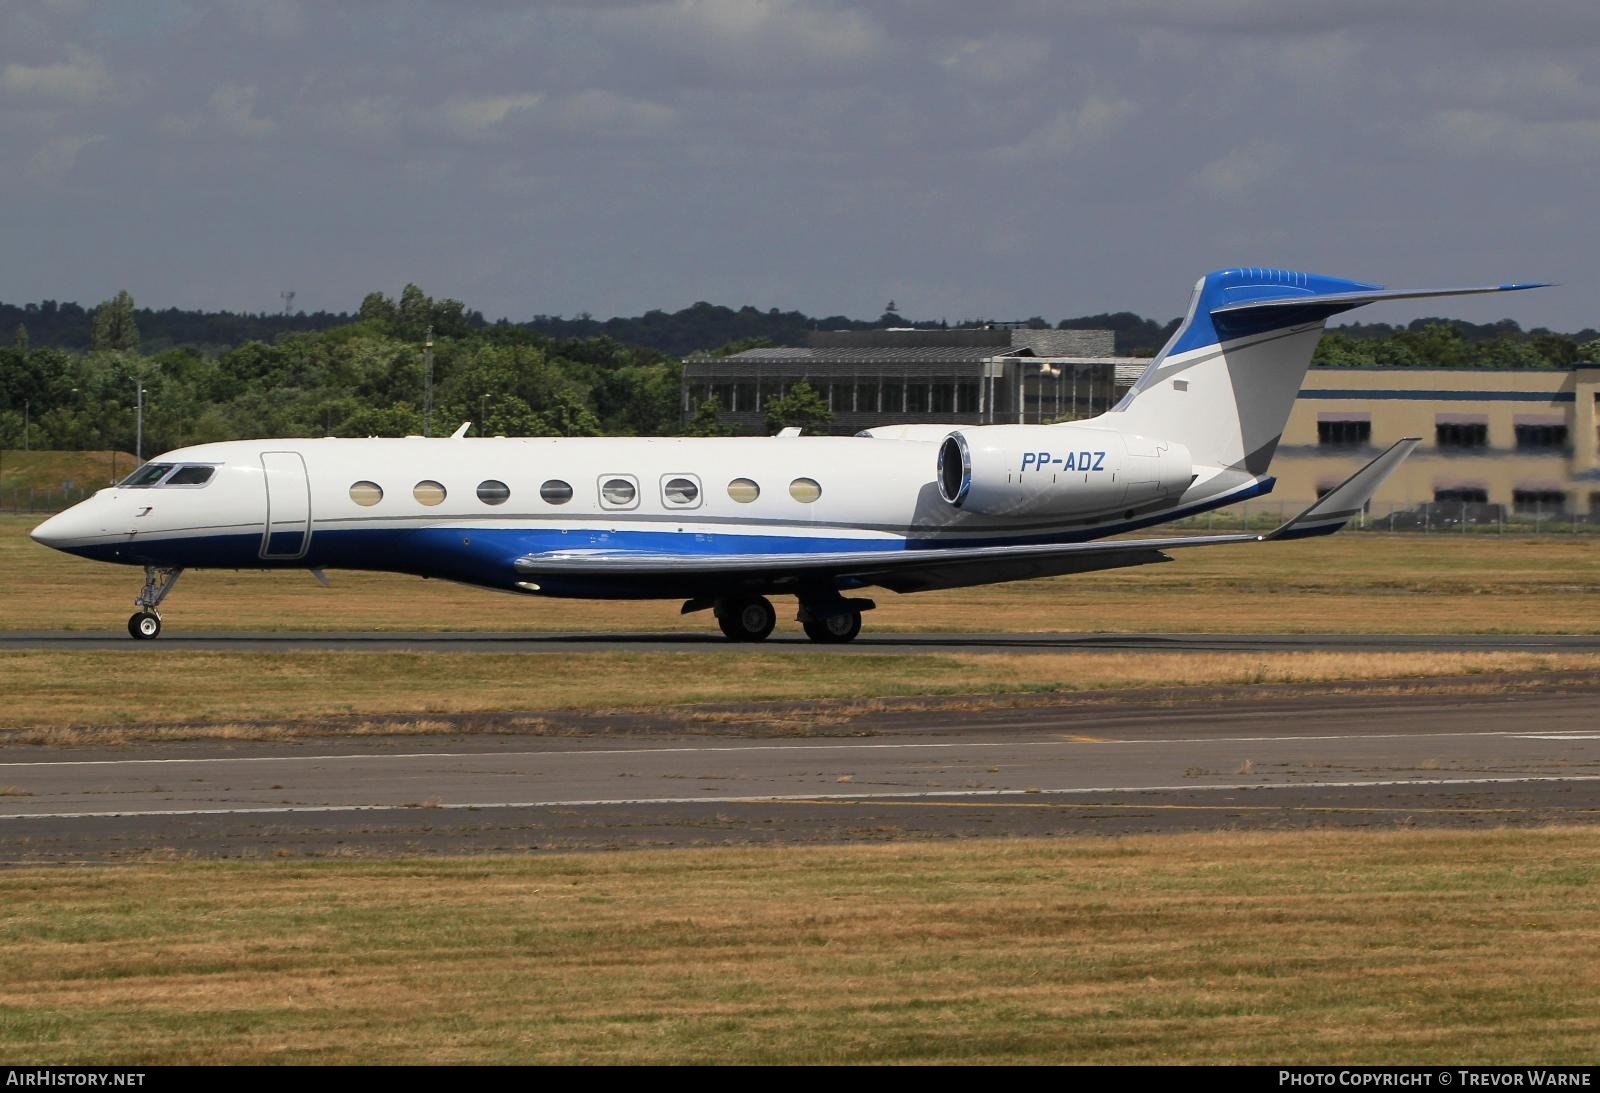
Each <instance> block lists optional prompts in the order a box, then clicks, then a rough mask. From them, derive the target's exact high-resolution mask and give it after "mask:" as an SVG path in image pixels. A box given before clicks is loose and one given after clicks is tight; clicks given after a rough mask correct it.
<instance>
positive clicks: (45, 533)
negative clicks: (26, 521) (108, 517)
mask: <svg viewBox="0 0 1600 1093" xmlns="http://www.w3.org/2000/svg"><path fill="white" fill-rule="evenodd" d="M99 525H100V521H97V520H96V519H95V518H94V517H93V516H92V515H91V514H90V513H88V512H85V511H84V504H77V505H74V506H73V507H72V508H70V509H68V510H67V511H65V512H58V513H56V514H55V515H54V516H52V517H50V519H48V520H46V521H45V522H44V523H42V524H40V525H39V526H38V527H36V528H34V529H33V530H32V531H30V532H28V538H30V539H32V540H33V541H34V542H36V543H38V544H39V545H40V546H47V547H54V548H55V549H56V550H70V549H72V547H74V546H76V545H78V544H79V543H81V542H82V541H83V540H84V539H85V538H86V537H88V536H91V535H93V534H95V532H97V531H98V530H99Z"/></svg>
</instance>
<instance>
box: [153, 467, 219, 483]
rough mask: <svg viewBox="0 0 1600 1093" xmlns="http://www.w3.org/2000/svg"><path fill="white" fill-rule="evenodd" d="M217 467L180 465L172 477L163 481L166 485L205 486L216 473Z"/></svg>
mask: <svg viewBox="0 0 1600 1093" xmlns="http://www.w3.org/2000/svg"><path fill="white" fill-rule="evenodd" d="M216 471H217V468H215V467H198V466H196V467H179V468H178V469H177V470H176V471H174V472H173V473H172V477H171V478H169V479H167V480H166V482H164V483H162V484H163V485H166V486H203V485H205V484H206V483H207V482H209V481H211V476H212V475H213V474H215V473H216Z"/></svg>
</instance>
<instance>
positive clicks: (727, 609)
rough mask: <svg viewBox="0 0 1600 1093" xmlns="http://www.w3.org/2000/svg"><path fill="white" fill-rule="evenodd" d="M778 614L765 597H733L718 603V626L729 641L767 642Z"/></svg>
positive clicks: (776, 621)
mask: <svg viewBox="0 0 1600 1093" xmlns="http://www.w3.org/2000/svg"><path fill="white" fill-rule="evenodd" d="M777 624H778V613H777V612H776V611H774V610H773V609H772V602H771V601H770V600H768V599H767V598H766V597H765V596H733V597H730V598H728V599H725V600H718V601H717V625H718V626H720V627H721V628H722V633H723V634H724V635H725V636H726V637H727V639H728V640H729V641H766V640H767V635H768V634H770V633H772V628H773V627H774V626H776V625H777Z"/></svg>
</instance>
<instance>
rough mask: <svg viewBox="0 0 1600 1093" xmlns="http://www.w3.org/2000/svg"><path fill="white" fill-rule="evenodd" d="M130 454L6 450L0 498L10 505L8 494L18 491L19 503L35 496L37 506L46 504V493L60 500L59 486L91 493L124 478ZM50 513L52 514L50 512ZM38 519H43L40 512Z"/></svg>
mask: <svg viewBox="0 0 1600 1093" xmlns="http://www.w3.org/2000/svg"><path fill="white" fill-rule="evenodd" d="M134 463H135V460H134V458H133V453H132V452H113V451H110V450H107V451H103V452H77V451H73V452H56V451H22V450H20V449H17V448H7V449H6V450H5V451H3V452H0V495H4V500H5V502H6V503H7V504H10V503H12V501H13V497H12V491H13V490H21V491H22V497H21V502H22V504H23V505H26V504H27V502H28V497H27V493H28V491H29V490H30V489H31V490H35V491H37V493H38V498H37V500H38V503H39V504H40V505H41V506H43V505H44V504H45V502H46V496H45V495H46V491H50V492H51V493H52V494H53V496H54V497H56V498H58V499H59V497H60V496H61V489H62V484H63V483H65V482H71V483H73V490H74V493H76V492H77V491H84V492H86V493H92V492H94V491H95V490H97V489H100V488H101V487H103V486H109V485H111V484H113V483H114V482H116V481H117V480H118V479H120V478H123V477H125V476H126V475H127V474H128V473H129V472H131V471H132V470H133V468H134ZM52 511H53V510H52ZM38 519H40V520H42V519H44V514H43V511H42V510H41V514H40V515H39V517H38Z"/></svg>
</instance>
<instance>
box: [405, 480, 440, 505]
mask: <svg viewBox="0 0 1600 1093" xmlns="http://www.w3.org/2000/svg"><path fill="white" fill-rule="evenodd" d="M411 496H412V497H415V498H416V499H417V503H418V504H419V505H427V506H428V507H429V508H432V507H433V506H434V505H442V504H444V498H445V492H444V485H443V484H442V483H439V482H434V481H432V480H431V479H429V480H427V481H423V482H418V483H417V484H416V485H415V486H412V487H411Z"/></svg>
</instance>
